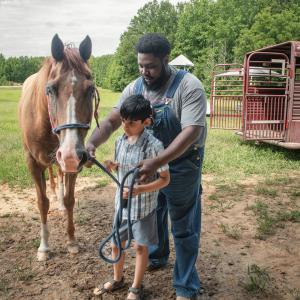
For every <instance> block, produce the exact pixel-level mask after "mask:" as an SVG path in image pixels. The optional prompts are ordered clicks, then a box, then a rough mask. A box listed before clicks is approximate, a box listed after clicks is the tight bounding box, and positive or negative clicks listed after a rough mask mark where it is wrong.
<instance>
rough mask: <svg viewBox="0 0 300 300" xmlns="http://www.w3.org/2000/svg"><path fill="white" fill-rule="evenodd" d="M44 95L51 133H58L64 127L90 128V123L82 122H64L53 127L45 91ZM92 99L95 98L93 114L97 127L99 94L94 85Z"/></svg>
mask: <svg viewBox="0 0 300 300" xmlns="http://www.w3.org/2000/svg"><path fill="white" fill-rule="evenodd" d="M46 95H47V102H48V114H49V119H50V123H51V128H52V132H53V134H57V135H58V134H59V133H60V131H61V130H64V129H73V128H82V129H86V130H88V129H90V128H91V124H82V123H66V124H63V125H59V126H56V127H55V126H54V122H53V120H52V118H51V114H50V101H49V96H48V94H47V92H46ZM94 100H95V108H94V114H93V115H94V118H95V121H96V125H97V127H98V128H100V126H99V121H98V117H99V116H98V108H99V104H100V94H99V92H98V90H97V88H96V87H95V95H94Z"/></svg>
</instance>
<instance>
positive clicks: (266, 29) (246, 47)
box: [235, 4, 300, 58]
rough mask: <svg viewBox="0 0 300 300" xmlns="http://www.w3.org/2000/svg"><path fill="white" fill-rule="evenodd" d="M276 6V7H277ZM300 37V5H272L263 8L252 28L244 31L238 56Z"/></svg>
mask: <svg viewBox="0 0 300 300" xmlns="http://www.w3.org/2000/svg"><path fill="white" fill-rule="evenodd" d="M275 8H276V7H275ZM299 39H300V6H299V4H298V5H295V4H293V5H292V6H291V7H289V8H285V9H284V10H281V11H278V10H277V12H276V11H275V12H274V9H272V8H271V7H267V8H265V9H263V10H262V11H261V12H260V13H258V14H257V15H256V17H255V22H254V24H253V25H252V26H251V28H250V29H245V30H243V31H242V33H241V35H240V37H239V39H238V44H237V46H236V48H235V53H236V56H237V57H240V58H241V57H243V56H244V54H245V53H246V52H249V51H252V50H255V49H259V48H262V47H265V46H268V45H273V44H278V43H282V42H285V41H289V40H299Z"/></svg>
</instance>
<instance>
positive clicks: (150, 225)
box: [111, 210, 158, 246]
mask: <svg viewBox="0 0 300 300" xmlns="http://www.w3.org/2000/svg"><path fill="white" fill-rule="evenodd" d="M119 232H120V239H121V241H127V240H128V222H127V220H123V222H122V224H121V226H120V230H119ZM132 235H133V236H132V237H131V238H132V239H134V240H135V242H136V243H137V244H138V245H143V246H150V245H156V244H158V232H157V219H156V210H154V211H152V212H151V213H150V214H149V215H148V216H146V217H145V218H143V219H140V220H135V221H132ZM111 242H112V243H113V239H111Z"/></svg>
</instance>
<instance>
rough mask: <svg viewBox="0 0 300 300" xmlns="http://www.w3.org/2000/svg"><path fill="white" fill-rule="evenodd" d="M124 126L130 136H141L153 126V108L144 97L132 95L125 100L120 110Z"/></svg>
mask: <svg viewBox="0 0 300 300" xmlns="http://www.w3.org/2000/svg"><path fill="white" fill-rule="evenodd" d="M120 115H121V118H122V126H123V129H124V131H125V133H126V134H127V135H128V136H133V135H139V134H140V133H141V132H142V131H143V130H144V128H145V126H149V125H150V124H151V117H152V107H151V104H150V102H149V101H148V100H146V99H145V98H144V97H143V96H142V95H132V96H129V97H128V98H126V99H125V100H124V102H123V103H122V105H121V108H120Z"/></svg>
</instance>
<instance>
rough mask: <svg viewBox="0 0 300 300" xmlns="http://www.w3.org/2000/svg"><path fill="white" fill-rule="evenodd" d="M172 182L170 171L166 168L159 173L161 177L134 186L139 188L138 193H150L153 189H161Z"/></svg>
mask: <svg viewBox="0 0 300 300" xmlns="http://www.w3.org/2000/svg"><path fill="white" fill-rule="evenodd" d="M169 183H170V172H169V170H165V171H162V172H160V173H159V177H158V178H157V179H156V180H154V181H152V182H149V183H146V184H141V185H136V186H135V187H134V188H135V189H137V193H138V194H140V193H150V192H153V191H157V190H160V189H162V188H164V187H165V186H167V185H168V184H169Z"/></svg>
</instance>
